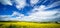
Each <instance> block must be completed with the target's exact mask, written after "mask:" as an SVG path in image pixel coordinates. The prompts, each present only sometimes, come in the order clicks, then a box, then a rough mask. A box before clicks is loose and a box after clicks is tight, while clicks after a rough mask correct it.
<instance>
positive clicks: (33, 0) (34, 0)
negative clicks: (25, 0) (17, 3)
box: [30, 0, 39, 5]
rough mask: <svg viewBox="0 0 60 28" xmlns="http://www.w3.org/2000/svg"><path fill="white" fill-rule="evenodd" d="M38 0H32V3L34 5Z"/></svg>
mask: <svg viewBox="0 0 60 28" xmlns="http://www.w3.org/2000/svg"><path fill="white" fill-rule="evenodd" d="M38 1H39V0H30V3H31V4H32V5H34V4H37V3H38Z"/></svg>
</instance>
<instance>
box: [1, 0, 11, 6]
mask: <svg viewBox="0 0 60 28" xmlns="http://www.w3.org/2000/svg"><path fill="white" fill-rule="evenodd" d="M0 3H2V4H3V5H12V3H11V1H10V0H0Z"/></svg>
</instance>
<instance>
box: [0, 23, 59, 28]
mask: <svg viewBox="0 0 60 28" xmlns="http://www.w3.org/2000/svg"><path fill="white" fill-rule="evenodd" d="M0 28H60V24H57V23H41V22H0Z"/></svg>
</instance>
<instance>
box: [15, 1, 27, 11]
mask: <svg viewBox="0 0 60 28" xmlns="http://www.w3.org/2000/svg"><path fill="white" fill-rule="evenodd" d="M15 3H16V7H17V8H18V9H19V10H20V8H24V7H25V6H26V5H27V4H26V0H15Z"/></svg>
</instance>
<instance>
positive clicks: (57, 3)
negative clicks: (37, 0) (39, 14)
mask: <svg viewBox="0 0 60 28" xmlns="http://www.w3.org/2000/svg"><path fill="white" fill-rule="evenodd" d="M59 5H60V1H57V2H54V3H52V4H51V5H48V7H47V9H48V8H53V7H56V6H59Z"/></svg>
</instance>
